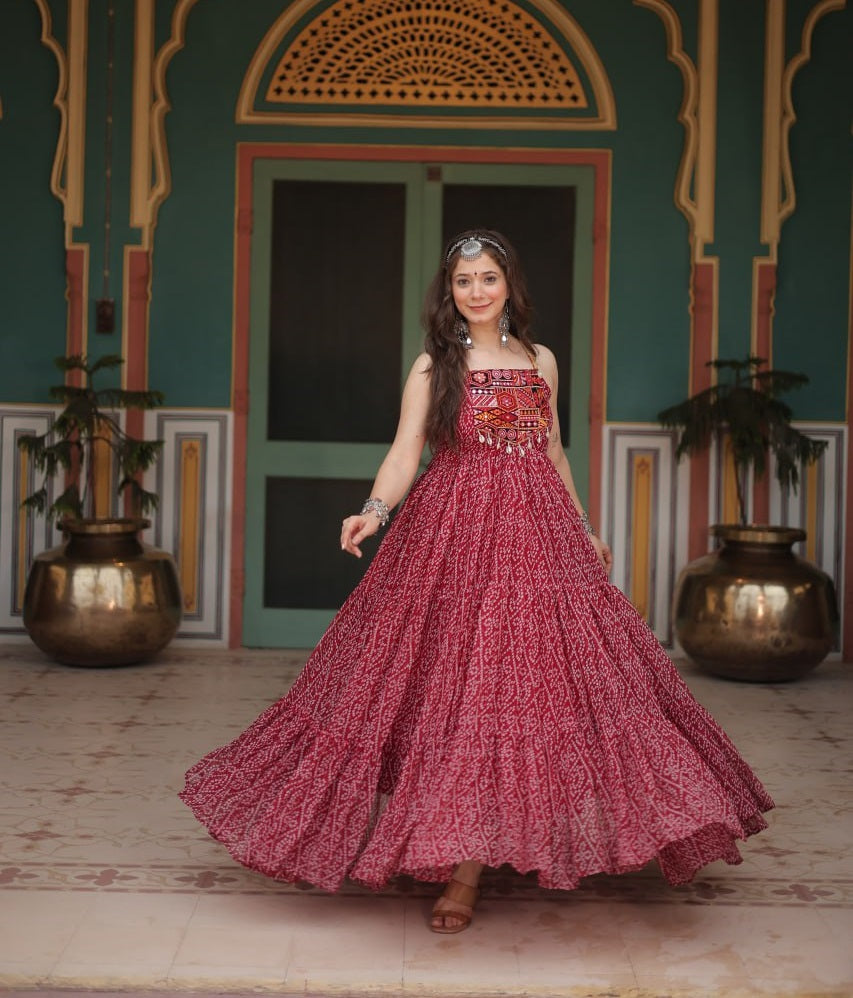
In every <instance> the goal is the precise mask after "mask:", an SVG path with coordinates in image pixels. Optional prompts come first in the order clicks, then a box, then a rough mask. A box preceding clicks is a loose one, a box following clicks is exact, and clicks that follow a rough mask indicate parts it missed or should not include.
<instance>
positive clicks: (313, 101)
mask: <svg viewBox="0 0 853 998" xmlns="http://www.w3.org/2000/svg"><path fill="white" fill-rule="evenodd" d="M312 6H314V4H313V3H310V2H307V0H303V2H302V3H299V2H297V3H295V4H293V5H292V6H291V7H290V8H288V10H287V11H286V12H285V13H284V14H282V15H281V17H279V18H278V20H277V21H276V22H275V23H274V24H273V25H272V27H271V28H270V30H269V31H268V32H267V35H266V37H265V38H264V40H263V42H262V43H261V45H260V47H259V48H258V50H257V52H256V53H255V56H254V58H253V59H252V62H251V64H250V66H249V70H248V72H247V74H246V78H245V80H244V82H243V87H242V89H241V93H240V98H239V102H238V108H237V120H238V121H239V122H256V123H260V122H264V123H274V122H279V123H282V124H285V123H287V124H292V123H295V122H303V123H306V122H310V121H311V120H312V119H314V120H323V121H325V122H327V123H328V122H329V120H330V118H332V119H334V120H336V121H338V122H339V123H342V124H343V123H354V122H357V123H360V124H379V123H382V124H388V123H390V122H389V119H393V123H394V124H412V125H425V124H426V125H430V124H441V125H443V126H447V125H458V126H461V127H467V128H470V127H471V126H472V125H480V126H483V127H494V126H496V125H503V126H506V125H509V124H510V122H511V126H512V127H525V126H527V127H548V126H551V127H561V128H566V127H568V128H597V129H601V128H614V127H615V124H616V120H615V119H616V115H615V108H614V104H613V94H612V91H611V89H610V84H609V81H608V80H607V76H606V74H605V72H604V68H603V66H602V64H601V61H600V60H599V58H598V55H597V53H596V52H595V49H594V48H593V47H592V45H591V44H590V42H589V40H588V38H587V37H586V35H585V34H584V32H583V31H582V30H581V28H580V26H579V25H578V24H577V23H576V22H575V21H574V19H573V18H572V17H571V16H570V15H569V14H568V13H567V12H566V11H565V10H563V8H562V7H561V6H559V5H558V4H557V3H554V2H552V0H539V2H536V3H534V6H535V7H536V8H537V10H538V12H539V13H540V15H541V17H536V16H534V15H533V14H532V13H529V12H528V11H527V10H524V9H523V8H521V7H520V6H518V5H517V4H515V3H511V2H508V0H337V2H336V3H333V4H332V5H331V6H330V7H327V8H325V9H324V10H322V11H320V12H319V13H318V14H317V15H316V17H314V18H313V19H311V20H310V21H308V23H306V24H304V26H303V27H302V28H301V29H298V30H297V29H296V25H297V23H298V22H300V21H302V20H303V18H304V17H305V15H306V14H308V13H310V8H311V7H312ZM569 53H571V55H570V54H569ZM576 65H577V66H579V67H580V68H581V70H582V72H579V71H578V69H576V68H575V67H576ZM263 81H266V83H265V84H264V83H263ZM585 81H586V82H585ZM262 89H263V93H261V90H262ZM402 110H405V111H406V114H405V116H403V115H401V113H400V112H401V111H402Z"/></svg>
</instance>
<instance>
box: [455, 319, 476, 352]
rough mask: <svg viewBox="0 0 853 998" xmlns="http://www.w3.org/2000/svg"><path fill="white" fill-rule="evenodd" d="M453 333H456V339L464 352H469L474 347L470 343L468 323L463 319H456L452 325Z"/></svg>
mask: <svg viewBox="0 0 853 998" xmlns="http://www.w3.org/2000/svg"><path fill="white" fill-rule="evenodd" d="M453 332H454V333H456V338H457V339H458V340H459V342H460V343H461V344H462V346H463V347H465V349H466V350H470V349H471V348H472V347H473V346H474V344H473V342H472V341H471V333H470V332H469V330H468V323H467V322H466V321H465V320H464V319H457V320H456V322H454V323H453Z"/></svg>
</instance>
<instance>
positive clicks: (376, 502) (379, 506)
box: [361, 498, 391, 527]
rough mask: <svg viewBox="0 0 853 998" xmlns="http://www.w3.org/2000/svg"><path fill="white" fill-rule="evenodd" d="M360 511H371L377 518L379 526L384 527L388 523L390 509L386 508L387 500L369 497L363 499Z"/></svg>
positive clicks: (363, 512)
mask: <svg viewBox="0 0 853 998" xmlns="http://www.w3.org/2000/svg"><path fill="white" fill-rule="evenodd" d="M361 512H362V515H364V514H365V513H373V514H374V515H375V516H376V519H377V520H379V526H380V527H384V526H385V525H386V524H387V523H388V514H389V513H390V512H391V510H390V509H389V508H388V503H387V502H383V501H382V500H381V499H376V498H371V499H365V500H364V505H363V506H362V507H361Z"/></svg>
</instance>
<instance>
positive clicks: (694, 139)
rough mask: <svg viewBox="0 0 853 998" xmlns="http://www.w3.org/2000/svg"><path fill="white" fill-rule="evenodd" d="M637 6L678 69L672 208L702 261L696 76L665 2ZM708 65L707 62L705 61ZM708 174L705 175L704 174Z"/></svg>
mask: <svg viewBox="0 0 853 998" xmlns="http://www.w3.org/2000/svg"><path fill="white" fill-rule="evenodd" d="M634 4H635V5H636V6H638V7H646V8H647V9H648V10H651V11H654V13H655V14H657V15H658V17H659V18H660V19H661V21H663V25H664V28H665V30H666V57H667V59H669V61H670V62H672V63H675V65H676V66H678V68H679V69H680V70H681V78H682V80H683V82H684V94H683V97H682V100H681V107H680V108H679V109H678V121H679V122H680V123H681V124H682V125H683V126H684V151H683V153H682V155H681V162H680V163H679V164H678V172H677V173H676V177H675V192H674V201H675V206H676V207H677V208H678V210H679V211H680V212H681V213H682V214H683V215H684V217H685V218H686V219H687V223H688V226H689V230H690V243H691V247H692V254H693V260H694V261H695V260H701V259H703V254H704V244H703V243H702V242H701V240H700V239H699V238H698V232H699V229H700V225H699V210H698V207H697V203H696V200H695V199H694V197H693V194H692V193H691V191H692V189H693V180H694V177H695V174H696V162H697V158H698V150H699V121H698V117H697V111H698V106H699V74H698V72H697V70H696V66H695V65H694V63H693V60H692V59H691V58H690V56H689V55H688V54H687V53H686V52H685V51H684V44H683V35H682V31H681V21H680V19H679V17H678V14H676V12H675V10H673V8H672V6H671V5H670V4H669V3H667V2H666V0H634ZM706 64H707V60H706ZM706 175H707V173H706Z"/></svg>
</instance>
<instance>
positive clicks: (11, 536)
mask: <svg viewBox="0 0 853 998" xmlns="http://www.w3.org/2000/svg"><path fill="white" fill-rule="evenodd" d="M57 411H58V410H56V409H46V408H45V409H39V408H35V407H33V406H14V407H6V408H3V409H0V566H2V571H0V633H3V634H22V635H23V634H25V633H26V631H25V630H24V625H23V600H24V588H25V586H26V582H27V575H28V574H29V571H30V566H31V565H32V563H33V558H34V557H35V556H36V555H37V554H38V553H39V552H40V551H44V550H45V548H49V547H53V546H54V545H55V544H58V543H59V542H60V540H61V537H60V535H59V533H58V531H56V530H55V529H54V528H53V527H52V526H50V525H49V524H48V523H47V521H46V520H45V518H44V517H42V516H38V515H34V514H32V513H30V512H27V511H26V510H22V509H21V501H22V500H23V499H24V498H25V497H26V496H27V495H29V494H30V493H31V492H33V491H35V489H36V488H38V487H39V486H40V485H41V476H40V475H39V473H38V472H37V471H36V469H35V467H34V465H33V462H32V459H31V458H30V457H29V456H28V455H26V454H24V453H22V452H21V451H20V450H19V449H18V440H19V439H20V437H21V436H23V435H25V434H29V433H45V432H46V431H47V430H48V429H50V426H51V424H52V423H53V420H54V419H55V418H56V413H57Z"/></svg>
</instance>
